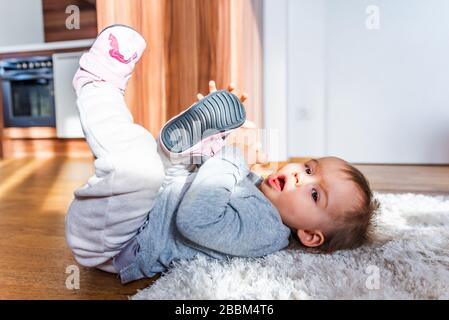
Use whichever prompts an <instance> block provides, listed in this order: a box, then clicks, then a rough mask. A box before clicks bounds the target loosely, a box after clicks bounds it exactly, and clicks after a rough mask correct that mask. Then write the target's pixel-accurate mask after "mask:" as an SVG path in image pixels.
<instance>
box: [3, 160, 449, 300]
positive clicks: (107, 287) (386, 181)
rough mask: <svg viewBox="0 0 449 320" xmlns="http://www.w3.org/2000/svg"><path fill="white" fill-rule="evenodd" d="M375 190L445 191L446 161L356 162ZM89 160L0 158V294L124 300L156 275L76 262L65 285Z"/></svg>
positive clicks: (448, 186) (448, 185)
mask: <svg viewBox="0 0 449 320" xmlns="http://www.w3.org/2000/svg"><path fill="white" fill-rule="evenodd" d="M358 167H359V168H360V169H361V170H362V171H363V172H364V173H366V174H367V176H368V178H369V179H370V181H371V183H372V186H373V188H374V189H375V190H376V191H388V192H423V193H435V194H449V166H428V167H426V166H424V167H416V166H367V165H364V166H358ZM92 172H93V168H92V160H91V159H87V158H79V159H64V158H49V159H17V160H4V161H0V299H127V298H128V296H130V295H133V294H134V293H136V291H137V290H138V289H143V288H145V287H147V286H148V285H150V284H151V283H152V282H153V281H154V280H155V279H148V280H143V281H138V282H135V283H132V284H129V285H121V284H120V281H119V280H118V279H117V277H116V276H115V275H111V274H108V273H105V272H101V271H98V270H90V269H87V268H83V267H80V289H79V290H69V289H67V288H66V278H67V276H68V274H66V268H67V267H68V266H71V265H77V264H76V262H75V261H74V259H73V257H72V255H71V253H70V251H69V249H68V248H67V246H66V243H65V240H64V217H65V213H66V210H67V207H68V205H69V203H70V200H71V198H72V193H73V190H75V189H76V188H78V187H79V186H81V185H82V184H84V182H85V181H86V179H87V178H88V177H89V176H90V175H91V174H92Z"/></svg>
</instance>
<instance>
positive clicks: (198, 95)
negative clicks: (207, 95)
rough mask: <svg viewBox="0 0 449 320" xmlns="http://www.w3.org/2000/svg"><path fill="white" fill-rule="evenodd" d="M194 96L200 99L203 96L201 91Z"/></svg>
mask: <svg viewBox="0 0 449 320" xmlns="http://www.w3.org/2000/svg"><path fill="white" fill-rule="evenodd" d="M196 97H197V98H198V100H201V99H203V98H204V96H203V95H202V94H201V93H198V94H197V95H196Z"/></svg>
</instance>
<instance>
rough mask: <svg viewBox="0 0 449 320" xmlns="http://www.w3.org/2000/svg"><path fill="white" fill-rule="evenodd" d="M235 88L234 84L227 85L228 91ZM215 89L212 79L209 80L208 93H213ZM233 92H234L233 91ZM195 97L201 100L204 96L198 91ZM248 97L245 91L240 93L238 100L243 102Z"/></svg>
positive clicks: (232, 90)
mask: <svg viewBox="0 0 449 320" xmlns="http://www.w3.org/2000/svg"><path fill="white" fill-rule="evenodd" d="M234 90H235V86H234V84H232V83H231V84H229V85H228V91H229V92H232V93H234ZM215 91H217V85H216V84H215V81H214V80H211V81H209V94H211V93H213V92H215ZM234 94H235V93H234ZM196 97H197V98H198V100H201V99H203V98H204V96H203V95H202V94H201V93H198V94H197V95H196ZM246 99H248V94H246V93H245V92H243V93H242V95H241V96H240V101H241V102H242V103H243V102H245V100H246Z"/></svg>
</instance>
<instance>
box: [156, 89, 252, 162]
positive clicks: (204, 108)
mask: <svg viewBox="0 0 449 320" xmlns="http://www.w3.org/2000/svg"><path fill="white" fill-rule="evenodd" d="M245 121H246V111H245V108H244V106H243V104H242V103H241V101H240V99H239V98H238V97H237V96H236V95H235V94H233V93H230V92H228V91H226V90H219V91H216V92H213V93H211V94H209V95H208V96H206V97H204V98H203V99H201V100H200V101H198V102H197V103H195V104H194V105H192V106H191V107H190V108H188V109H187V110H186V111H185V112H183V113H181V114H180V115H178V116H176V117H175V118H173V119H172V120H170V121H169V122H168V123H167V124H166V125H165V126H164V128H163V129H162V131H161V134H160V137H161V140H162V143H163V144H164V146H165V148H166V149H167V150H168V151H169V152H173V153H182V152H185V151H186V150H188V149H191V148H192V147H194V146H195V145H196V144H198V143H199V142H201V141H202V140H205V139H207V138H209V137H211V136H214V135H220V136H222V137H223V133H226V132H230V131H232V130H234V129H236V128H238V127H241V126H242V125H243V124H244V123H245ZM223 138H224V137H223Z"/></svg>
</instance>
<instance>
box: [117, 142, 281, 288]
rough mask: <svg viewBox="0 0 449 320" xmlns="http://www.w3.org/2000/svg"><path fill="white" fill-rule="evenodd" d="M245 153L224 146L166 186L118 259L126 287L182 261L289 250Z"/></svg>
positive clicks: (119, 269) (250, 255) (278, 218)
mask: <svg viewBox="0 0 449 320" xmlns="http://www.w3.org/2000/svg"><path fill="white" fill-rule="evenodd" d="M261 180H262V179H261V178H260V177H259V176H257V175H255V174H254V173H252V172H250V171H249V169H248V167H247V165H246V164H245V161H244V158H243V156H242V154H241V152H240V151H239V150H238V149H237V148H235V147H229V146H227V147H224V148H223V149H222V150H221V151H220V152H219V153H217V154H216V155H215V156H214V157H212V158H210V159H209V160H207V161H206V162H205V163H204V164H203V165H202V166H201V167H200V168H199V170H198V171H197V172H194V173H191V174H185V175H181V176H177V177H175V179H172V181H170V183H169V184H168V185H166V186H165V187H164V188H163V189H162V191H160V194H159V195H158V198H157V200H156V203H155V205H154V207H153V209H152V210H151V211H150V213H149V215H148V219H147V221H146V223H145V224H144V225H143V226H142V228H141V229H140V231H139V233H138V235H137V236H136V237H135V238H134V239H133V240H131V241H130V242H129V243H128V244H127V245H126V246H125V248H124V249H123V250H122V251H121V252H120V254H119V255H118V256H117V257H116V258H115V259H114V265H115V267H116V269H118V271H119V274H120V278H121V281H122V282H123V283H127V282H130V281H133V280H138V279H141V278H144V277H152V276H154V275H156V274H157V273H159V272H164V271H166V270H167V269H168V268H169V267H170V264H171V263H172V262H173V261H175V260H179V259H192V258H194V257H195V256H197V255H205V256H207V257H211V258H216V259H226V258H228V257H235V256H236V257H260V256H264V255H267V254H270V253H273V252H275V251H278V250H281V249H283V248H285V247H286V246H287V245H288V241H289V236H290V229H289V228H288V227H287V226H285V225H284V224H283V223H282V221H281V217H280V215H279V213H278V211H277V209H276V208H275V207H274V206H273V205H272V204H271V202H270V201H269V200H268V199H267V198H266V197H265V196H264V195H263V194H262V192H261V191H260V190H259V189H258V187H257V186H258V184H260V182H261Z"/></svg>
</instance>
